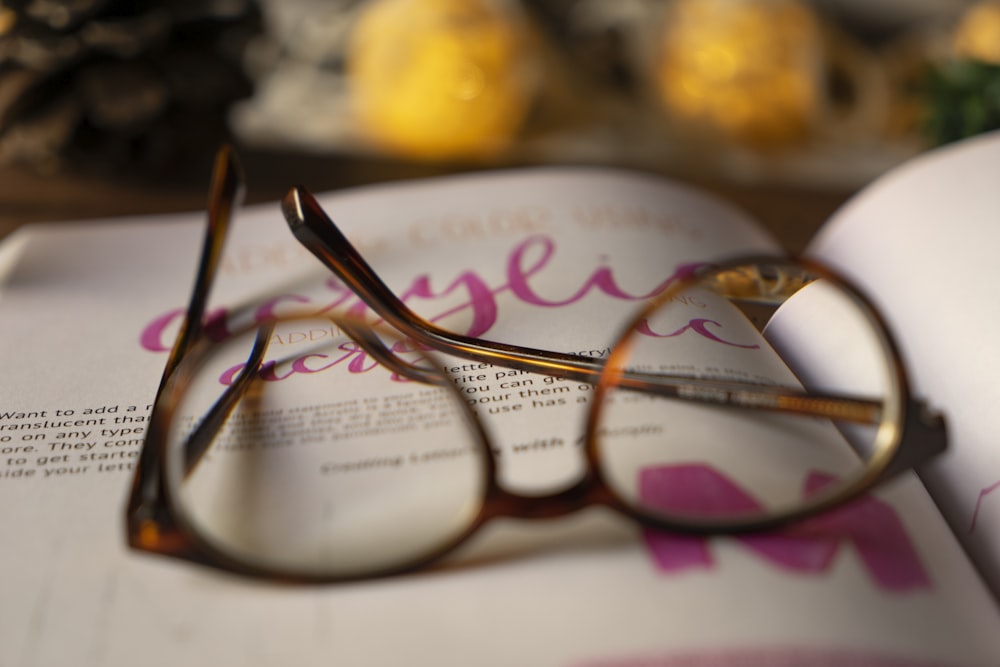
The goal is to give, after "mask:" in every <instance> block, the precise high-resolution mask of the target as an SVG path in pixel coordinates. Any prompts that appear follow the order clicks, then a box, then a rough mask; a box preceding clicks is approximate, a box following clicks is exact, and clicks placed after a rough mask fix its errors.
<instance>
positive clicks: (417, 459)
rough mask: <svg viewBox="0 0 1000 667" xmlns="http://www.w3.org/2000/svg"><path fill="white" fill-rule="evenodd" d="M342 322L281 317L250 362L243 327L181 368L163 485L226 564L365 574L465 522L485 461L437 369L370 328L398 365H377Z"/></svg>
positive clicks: (477, 503)
mask: <svg viewBox="0 0 1000 667" xmlns="http://www.w3.org/2000/svg"><path fill="white" fill-rule="evenodd" d="M342 324H344V322H340V323H338V322H336V321H332V320H330V319H313V320H311V319H293V320H287V321H279V322H278V323H277V325H276V328H275V329H274V330H273V332H272V333H271V334H270V336H269V340H268V344H267V349H266V352H265V356H264V361H263V363H261V364H260V366H259V367H257V368H253V369H246V368H245V366H246V362H247V359H248V357H249V355H250V350H251V349H252V348H253V347H254V339H255V336H256V334H257V332H256V330H254V331H248V332H245V333H244V334H241V335H234V336H231V337H229V338H227V339H226V340H225V341H223V342H220V343H215V344H212V345H211V346H209V347H207V348H206V350H205V351H204V352H202V353H201V354H197V355H195V356H194V357H192V358H191V359H189V360H187V363H185V364H184V365H183V366H182V367H181V369H180V370H179V371H178V376H177V377H178V382H177V383H175V385H174V387H175V389H174V391H176V392H178V393H179V394H180V395H179V396H177V397H176V400H177V406H176V408H175V409H174V410H173V413H172V415H171V419H170V427H169V429H168V434H167V450H166V451H167V455H166V470H167V481H168V484H169V486H170V491H171V494H172V497H173V498H174V501H175V506H176V508H177V511H178V513H179V515H180V517H181V519H182V520H183V521H184V522H185V523H186V525H187V526H188V527H189V529H190V530H191V531H192V532H193V533H194V534H196V535H197V536H199V537H200V538H201V539H202V540H203V541H204V542H206V543H207V544H208V545H210V546H211V547H212V548H213V549H215V550H216V551H217V552H219V553H221V554H223V555H224V556H226V557H228V558H230V559H233V560H235V561H238V562H240V563H243V564H244V565H247V566H250V567H252V568H255V569H260V570H265V571H268V572H272V573H275V574H282V573H287V574H291V575H297V576H311V577H328V578H338V577H357V576H367V575H371V574H378V573H383V572H387V571H392V570H395V569H399V568H404V567H407V566H409V565H415V564H417V563H419V562H420V561H421V560H423V559H425V558H428V557H430V556H432V555H434V554H435V553H437V552H438V551H440V550H442V549H445V548H447V547H448V546H450V545H451V544H453V543H454V542H455V541H456V540H458V539H460V538H461V537H462V536H464V534H465V533H466V532H467V531H468V530H469V529H470V527H471V526H472V525H473V523H474V522H475V520H476V517H477V516H478V512H479V510H480V507H481V506H482V503H483V498H484V495H485V493H486V488H487V483H488V479H489V474H490V468H489V466H490V465H491V462H490V460H489V454H488V452H487V450H486V448H485V447H484V446H483V444H482V437H481V432H480V430H479V428H478V426H477V424H476V423H475V421H474V418H473V417H472V416H471V414H470V413H469V412H468V410H467V409H466V408H465V406H464V404H463V403H462V401H461V400H460V399H459V397H458V396H457V393H456V392H455V391H454V389H453V388H452V387H450V386H449V383H447V382H445V381H443V375H442V374H441V373H440V368H441V366H440V364H436V363H435V362H434V361H433V360H432V359H430V358H428V357H427V356H426V355H424V354H422V353H420V352H418V351H415V350H414V346H413V345H411V344H408V343H406V342H405V341H401V340H398V339H395V340H394V339H391V338H385V337H381V338H379V339H378V340H380V341H381V342H382V344H383V345H385V346H386V348H387V349H388V350H390V351H391V353H392V358H393V359H395V360H396V363H394V364H392V365H391V366H392V367H391V368H387V367H386V366H382V365H380V364H379V363H376V362H375V361H374V360H373V358H372V356H371V355H370V354H369V353H368V352H366V351H365V349H364V348H362V347H361V346H360V345H359V344H358V343H356V342H355V341H354V340H352V339H351V338H349V337H348V336H346V335H345V332H344V329H343V328H342V326H341V325H342ZM355 326H356V325H355ZM241 373H246V374H247V377H248V378H249V382H247V383H246V385H245V386H244V387H243V388H242V389H241V390H240V392H239V394H238V398H237V400H235V401H234V405H233V407H232V409H220V408H219V407H218V406H219V405H221V403H220V399H221V398H222V397H223V396H224V395H225V393H226V392H227V390H229V391H232V392H233V394H234V395H235V394H236V392H235V391H233V390H230V389H229V388H230V387H232V386H234V383H236V382H237V379H238V378H239V377H240V375H241ZM235 386H239V385H238V384H237V385H235ZM213 422H214V423H213Z"/></svg>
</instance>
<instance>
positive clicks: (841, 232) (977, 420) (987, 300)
mask: <svg viewBox="0 0 1000 667" xmlns="http://www.w3.org/2000/svg"><path fill="white" fill-rule="evenodd" d="M998 164H1000V135H998V134H996V133H994V134H992V135H987V136H983V137H980V138H976V139H973V140H969V141H966V142H962V143H960V144H957V145H954V146H950V147H946V148H944V149H940V150H938V151H934V152H932V153H929V154H927V155H925V156H923V157H921V158H918V159H916V160H914V161H912V162H911V163H909V164H906V165H904V166H903V167H901V168H899V169H897V170H895V171H893V172H890V174H888V175H887V176H886V177H884V178H883V179H881V180H879V181H877V182H876V183H875V184H874V185H872V186H871V187H869V188H868V189H867V190H865V191H864V192H862V193H861V194H860V195H858V196H857V197H856V198H855V199H854V200H852V201H851V202H849V203H848V205H847V206H845V208H844V209H843V210H841V211H840V212H839V213H838V214H837V215H835V216H834V217H833V218H832V219H831V220H830V221H829V222H828V223H827V225H826V226H825V227H824V228H823V229H822V230H821V231H820V234H819V235H818V237H817V238H816V239H815V240H814V242H813V243H812V244H811V246H810V248H809V254H811V255H814V256H815V257H817V258H819V259H821V260H823V261H825V262H828V263H830V264H831V265H833V266H836V267H838V268H840V269H841V270H842V271H843V272H845V273H846V274H847V275H848V276H850V277H851V278H853V279H854V280H855V281H857V282H858V283H859V284H860V285H861V286H862V287H863V288H864V290H865V291H866V292H867V293H868V294H869V296H870V297H871V299H872V300H873V301H874V302H875V303H876V304H877V305H878V307H879V308H880V309H881V310H882V312H883V313H884V314H885V316H886V317H887V319H888V321H889V324H890V325H891V327H892V328H893V329H894V332H895V334H896V338H897V339H898V342H899V344H900V346H901V348H902V352H903V355H904V357H905V360H906V361H907V363H908V366H909V368H910V371H911V375H912V377H911V381H912V384H913V388H914V393H915V394H916V395H918V396H922V397H924V398H926V399H928V400H929V402H930V403H931V404H932V405H933V406H934V407H936V408H938V409H941V410H942V411H943V412H944V413H945V415H946V418H947V420H948V429H949V440H950V449H949V451H948V452H947V453H946V454H945V455H944V456H943V457H940V458H939V459H938V460H937V461H935V462H934V463H933V464H932V465H930V466H929V467H928V468H927V469H926V470H924V471H923V472H922V477H923V479H924V480H925V482H926V483H927V486H928V488H929V489H930V490H931V492H932V494H933V496H934V498H935V499H936V500H937V502H938V504H939V505H940V506H941V508H942V510H943V512H944V513H945V515H946V516H947V517H948V520H949V522H950V523H951V526H952V529H953V530H954V532H955V534H956V535H958V536H959V538H960V539H961V540H962V541H963V543H964V544H965V545H966V547H967V549H968V551H969V552H970V553H971V554H973V557H974V558H975V560H976V562H977V564H978V565H979V567H980V568H981V569H982V570H983V572H984V573H985V575H986V576H987V578H988V579H989V580H990V582H991V584H992V586H993V589H994V590H1000V530H998V526H1000V447H998V446H997V438H996V434H997V432H998V430H1000V412H998V410H997V405H1000V385H998V384H997V382H996V381H995V379H994V377H993V374H994V372H995V371H996V369H1000V351H998V349H997V346H996V343H995V340H994V339H995V333H994V332H995V331H996V329H997V327H998V326H1000V300H998V299H997V295H996V285H995V283H996V281H995V280H994V279H993V277H992V273H991V272H992V270H993V267H994V266H995V265H996V251H997V248H1000V188H998V179H997V165H998Z"/></svg>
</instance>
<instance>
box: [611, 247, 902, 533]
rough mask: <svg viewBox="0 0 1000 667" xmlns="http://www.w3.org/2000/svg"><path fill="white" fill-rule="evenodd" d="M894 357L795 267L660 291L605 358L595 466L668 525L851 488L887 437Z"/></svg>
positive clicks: (842, 299) (722, 274) (895, 416)
mask: <svg viewBox="0 0 1000 667" xmlns="http://www.w3.org/2000/svg"><path fill="white" fill-rule="evenodd" d="M899 382H900V380H899V374H898V370H897V368H896V365H895V356H894V354H893V352H892V350H891V348H890V347H889V344H888V343H887V341H886V340H885V337H884V333H883V331H882V329H881V328H880V327H879V325H878V324H877V323H876V321H875V320H874V319H873V317H872V316H871V314H870V313H869V311H868V310H867V307H866V306H864V305H863V303H862V302H861V301H860V300H859V299H858V298H857V297H856V296H855V295H854V294H853V293H851V292H849V291H848V290H847V289H846V288H844V287H843V286H841V285H839V284H838V283H835V282H833V281H831V280H829V279H825V278H821V277H820V276H817V275H815V274H812V273H809V272H806V271H805V270H804V269H802V268H800V267H797V266H795V265H791V264H787V265H786V264H782V263H771V264H767V265H749V266H738V267H728V268H725V269H719V270H716V271H712V272H708V273H705V274H704V275H702V276H701V277H700V278H699V279H698V280H697V281H692V282H691V283H690V284H686V285H685V286H684V287H683V288H678V290H675V291H668V292H667V293H665V294H664V296H663V297H662V298H661V299H660V300H659V301H658V302H657V303H656V304H654V305H653V306H651V307H650V309H649V310H647V311H646V312H645V313H644V314H643V315H642V316H641V317H640V318H638V319H637V320H636V322H635V323H634V325H633V326H632V327H631V328H630V329H629V331H628V333H627V334H626V335H625V336H624V338H623V339H622V341H621V342H620V344H619V345H618V346H617V348H616V351H615V352H613V353H612V356H611V358H610V359H609V361H608V369H607V370H606V372H605V378H604V379H603V380H602V387H601V389H600V390H599V392H598V394H599V396H601V397H602V402H601V405H600V412H599V417H598V418H597V422H596V423H595V424H594V425H593V426H594V428H595V430H596V434H595V436H594V443H595V444H594V447H595V450H594V451H595V453H596V457H597V460H598V464H599V466H600V470H601V473H602V475H603V476H604V478H605V480H606V481H607V483H608V484H609V485H610V486H611V488H612V489H613V490H614V492H615V493H616V494H617V495H618V496H619V497H620V498H621V499H622V500H623V501H624V502H625V503H626V504H627V505H629V506H630V507H632V508H634V509H635V510H637V511H638V512H640V513H642V514H645V515H647V516H650V517H653V518H656V519H659V520H662V521H666V522H672V523H674V524H676V525H688V526H695V527H696V526H706V527H724V526H732V527H734V528H737V527H741V526H742V527H747V526H752V525H756V524H759V523H761V522H767V521H771V520H773V519H776V518H784V517H788V516H794V515H797V514H798V513H799V512H801V511H803V510H805V509H807V508H811V507H817V506H822V505H824V503H827V502H828V501H830V500H831V499H834V498H839V497H842V496H843V495H845V494H850V493H854V492H855V491H856V490H857V489H859V488H861V487H863V486H864V485H865V484H866V483H867V481H868V480H869V479H870V477H871V475H873V474H874V473H877V472H878V471H879V470H880V468H881V467H882V466H884V465H885V462H886V460H887V457H888V456H889V455H890V454H891V453H892V451H893V450H894V448H895V447H896V445H897V444H898V437H899V426H900V425H899V420H900V416H899V415H900V408H899V394H900V391H901V389H900V386H899Z"/></svg>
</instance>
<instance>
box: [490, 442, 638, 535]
mask: <svg viewBox="0 0 1000 667" xmlns="http://www.w3.org/2000/svg"><path fill="white" fill-rule="evenodd" d="M491 456H494V457H495V456H496V455H495V454H493V453H491ZM586 458H587V463H588V469H587V471H586V472H585V473H584V475H583V476H582V477H580V479H578V480H576V481H574V482H573V483H571V484H570V485H569V486H567V487H565V488H562V489H559V490H557V491H551V492H546V493H539V494H532V493H526V492H518V491H513V490H510V489H507V488H505V487H504V486H503V485H502V484H501V483H500V481H499V479H498V475H497V474H495V473H494V474H493V475H492V476H491V478H490V482H489V485H488V487H487V491H486V494H485V499H484V501H483V507H482V510H481V512H480V517H479V523H480V524H481V523H485V522H486V521H490V520H492V519H498V518H510V519H525V520H529V521H530V520H536V519H558V518H562V517H566V516H569V515H572V514H575V513H577V512H579V511H581V510H584V509H587V508H590V507H610V508H612V509H619V510H620V509H621V508H622V507H623V505H622V503H621V502H620V501H619V500H618V498H616V497H615V495H614V494H613V493H612V491H611V489H610V488H609V487H608V486H607V484H605V483H604V481H603V479H602V478H601V475H600V471H599V470H598V468H597V467H596V465H595V462H594V461H593V460H592V458H591V457H590V456H587V457H586ZM495 469H496V468H495V466H494V470H495Z"/></svg>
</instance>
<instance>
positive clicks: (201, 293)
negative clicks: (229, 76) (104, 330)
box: [127, 145, 245, 540]
mask: <svg viewBox="0 0 1000 667" xmlns="http://www.w3.org/2000/svg"><path fill="white" fill-rule="evenodd" d="M244 190H245V187H244V177H243V169H242V166H241V165H240V163H239V160H238V159H237V157H236V153H235V151H233V149H232V148H231V147H230V146H228V145H224V146H222V147H221V148H220V149H219V150H218V152H217V153H216V155H215V162H214V165H213V168H212V180H211V185H210V186H209V193H208V209H207V210H208V221H207V224H206V227H205V235H204V237H203V241H202V248H201V255H200V257H199V260H198V270H197V273H196V274H195V280H194V286H193V288H192V290H191V298H190V299H189V301H188V305H187V309H186V310H185V314H184V322H183V324H182V325H181V330H180V332H179V333H178V335H177V338H176V339H175V340H174V344H173V346H172V347H171V349H170V354H169V356H168V357H167V362H166V365H165V366H164V369H163V376H162V377H161V378H160V384H159V387H158V388H157V390H156V400H155V401H154V405H157V404H159V402H160V396H161V394H162V393H163V390H164V387H165V386H166V383H167V381H168V380H169V379H170V377H171V376H172V375H173V373H174V371H175V370H176V369H177V366H178V365H179V364H180V362H181V360H182V359H183V358H184V356H185V355H186V354H187V353H188V352H189V351H190V349H191V346H192V345H194V343H195V341H197V340H198V337H199V336H200V334H201V330H202V319H203V317H204V315H205V308H206V305H207V304H208V297H209V294H210V292H211V287H212V284H213V283H214V281H215V275H216V273H217V272H218V268H219V260H220V258H221V257H222V247H223V245H224V244H225V240H226V236H227V234H228V232H229V225H230V223H231V221H232V218H233V214H234V212H235V211H236V209H238V208H239V206H240V203H241V202H242V200H243V194H244ZM155 411H156V408H155V407H154V414H152V415H150V423H151V424H152V423H155V421H156V419H157V415H156V414H155ZM157 454H158V453H157V452H156V451H154V450H153V448H152V447H149V446H144V447H143V448H142V450H141V452H140V454H139V460H138V462H137V464H136V471H135V475H134V478H133V479H134V480H135V481H134V483H133V488H132V491H131V495H130V497H129V504H128V513H127V517H128V518H127V520H128V521H129V522H130V523H134V524H136V525H137V526H138V528H137V530H136V532H135V533H133V532H132V531H131V530H130V531H129V534H130V535H133V534H135V535H147V534H148V535H149V537H147V538H145V539H154V540H155V539H157V538H156V537H155V535H156V534H158V529H157V528H156V518H155V517H154V516H153V515H154V514H155V512H156V507H157V506H158V505H157V503H158V500H159V497H160V487H161V483H162V472H163V471H162V470H161V469H160V468H159V466H158V458H157ZM199 456H200V455H199ZM150 531H151V532H150ZM136 539H140V540H141V539H144V538H142V537H137V538H136Z"/></svg>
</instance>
